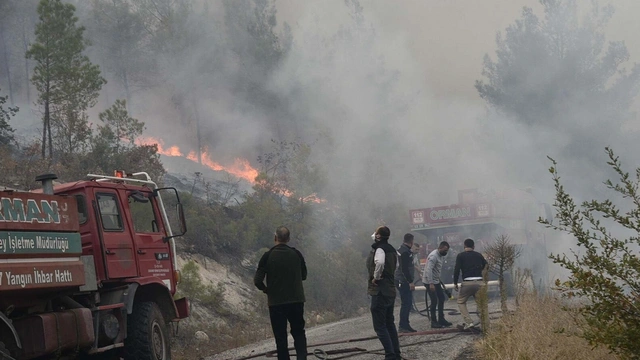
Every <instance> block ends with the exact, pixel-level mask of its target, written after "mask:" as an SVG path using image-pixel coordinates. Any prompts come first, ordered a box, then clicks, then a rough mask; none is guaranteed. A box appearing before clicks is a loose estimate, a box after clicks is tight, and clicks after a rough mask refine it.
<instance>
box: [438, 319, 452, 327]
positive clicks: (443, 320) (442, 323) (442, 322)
mask: <svg viewBox="0 0 640 360" xmlns="http://www.w3.org/2000/svg"><path fill="white" fill-rule="evenodd" d="M438 324H440V325H442V326H443V327H450V326H451V325H453V324H452V323H450V322H448V321H447V320H445V319H440V321H438Z"/></svg>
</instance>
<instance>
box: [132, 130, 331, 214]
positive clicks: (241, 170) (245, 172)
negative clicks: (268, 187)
mask: <svg viewBox="0 0 640 360" xmlns="http://www.w3.org/2000/svg"><path fill="white" fill-rule="evenodd" d="M135 144H136V145H154V144H155V145H156V146H157V147H158V153H159V154H161V155H165V156H173V157H178V156H180V157H184V158H186V159H189V160H191V161H193V162H198V154H197V153H196V152H195V151H191V152H189V154H187V155H186V156H185V155H184V154H183V153H182V151H181V150H180V148H179V147H178V146H170V147H167V148H165V146H164V141H162V140H161V139H156V138H153V137H140V138H137V139H136V141H135ZM200 159H201V161H202V165H204V166H206V167H208V168H209V169H211V170H215V171H226V172H227V173H229V174H231V175H234V176H236V177H238V178H240V179H244V180H247V181H248V182H249V183H251V184H255V183H256V177H257V176H258V174H259V172H258V170H256V169H255V168H254V167H252V166H251V164H250V163H249V161H248V160H246V159H238V158H236V159H235V161H234V162H233V164H232V165H230V166H224V165H221V164H220V163H218V162H215V161H213V160H212V159H211V155H210V153H209V150H208V149H205V151H203V152H202V154H201V155H200ZM282 194H283V195H284V196H286V197H291V196H292V195H293V193H292V192H291V191H290V190H288V189H283V190H282ZM300 200H302V201H303V202H309V201H312V202H315V203H318V204H319V203H324V202H325V200H324V199H321V198H319V197H318V196H317V195H316V194H311V195H309V196H306V197H303V198H301V199H300Z"/></svg>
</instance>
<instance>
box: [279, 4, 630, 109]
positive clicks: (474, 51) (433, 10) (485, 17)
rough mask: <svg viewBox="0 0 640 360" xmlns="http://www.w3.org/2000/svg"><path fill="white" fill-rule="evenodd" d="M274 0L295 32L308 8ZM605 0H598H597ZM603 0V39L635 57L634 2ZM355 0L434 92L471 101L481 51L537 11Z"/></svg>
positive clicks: (475, 97)
mask: <svg viewBox="0 0 640 360" xmlns="http://www.w3.org/2000/svg"><path fill="white" fill-rule="evenodd" d="M276 1H277V2H276V5H277V8H278V17H279V19H280V21H286V22H288V23H290V24H291V26H292V27H293V28H294V33H295V28H296V21H297V19H299V18H300V17H301V16H303V15H302V14H304V13H305V11H308V10H309V7H308V6H307V4H306V3H305V2H302V1H298V0H276ZM329 3H333V1H329ZM335 3H336V4H340V3H342V1H341V0H336V1H335ZM578 3H584V4H589V3H590V1H588V0H578ZM606 3H607V2H606V1H600V4H601V5H603V4H606ZM609 3H611V4H612V5H613V6H614V7H615V9H616V13H615V14H614V16H613V18H612V20H611V22H610V23H609V25H608V27H607V33H608V36H609V40H624V41H625V42H626V44H627V47H628V48H629V52H630V54H631V60H632V61H640V21H638V19H637V15H638V14H639V13H640V1H638V0H614V1H610V2H609ZM361 4H362V6H363V8H364V10H365V13H366V14H367V16H370V17H375V18H377V19H378V20H379V21H375V22H376V26H377V27H378V29H377V30H378V31H385V32H388V33H392V34H395V35H397V36H398V37H399V38H402V39H403V41H406V42H407V44H408V45H409V49H410V50H411V51H412V53H413V56H414V57H415V59H416V61H418V62H420V63H422V64H424V73H425V79H424V80H425V82H426V83H427V84H429V86H430V87H431V89H430V90H431V92H432V94H433V95H434V96H436V97H441V98H449V99H450V98H451V97H460V98H466V99H473V100H477V101H480V98H479V97H478V95H477V92H476V90H475V88H474V87H473V83H474V81H475V80H476V79H479V78H480V74H481V71H482V58H483V57H484V55H485V54H486V53H489V54H490V55H493V51H494V50H495V35H496V32H497V31H502V30H504V29H505V28H506V27H507V26H508V25H509V24H511V23H513V22H514V21H515V19H517V18H519V17H520V14H521V12H522V8H523V6H529V7H532V8H534V10H536V13H537V14H538V16H541V15H542V14H541V11H540V9H541V5H540V4H539V2H538V1H537V0H402V1H374V0H362V1H361Z"/></svg>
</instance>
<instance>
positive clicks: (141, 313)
mask: <svg viewBox="0 0 640 360" xmlns="http://www.w3.org/2000/svg"><path fill="white" fill-rule="evenodd" d="M124 358H125V360H171V348H170V346H169V331H168V329H167V325H166V323H165V321H164V317H163V316H162V312H160V308H159V307H158V305H157V304H156V303H155V302H152V301H147V302H141V303H137V304H135V305H134V306H133V312H132V314H131V316H130V317H129V318H128V319H127V338H126V339H125V341H124Z"/></svg>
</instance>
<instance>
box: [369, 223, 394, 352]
mask: <svg viewBox="0 0 640 360" xmlns="http://www.w3.org/2000/svg"><path fill="white" fill-rule="evenodd" d="M390 236H391V230H389V228H388V227H386V226H381V227H379V228H377V229H376V232H375V233H373V235H371V237H372V238H373V240H374V243H373V244H372V245H371V248H372V249H371V252H370V253H369V257H368V258H367V270H368V271H369V281H368V283H367V284H368V287H367V292H368V294H369V295H370V296H371V319H372V320H373V329H374V330H375V332H376V335H378V339H379V340H380V343H382V347H384V353H385V357H384V358H385V360H399V359H401V357H400V342H399V341H398V331H397V330H396V325H395V321H394V319H393V306H394V304H395V301H396V286H395V279H394V273H395V271H396V268H397V266H398V253H397V252H396V249H395V248H394V247H393V246H391V245H390V244H389V237H390Z"/></svg>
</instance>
